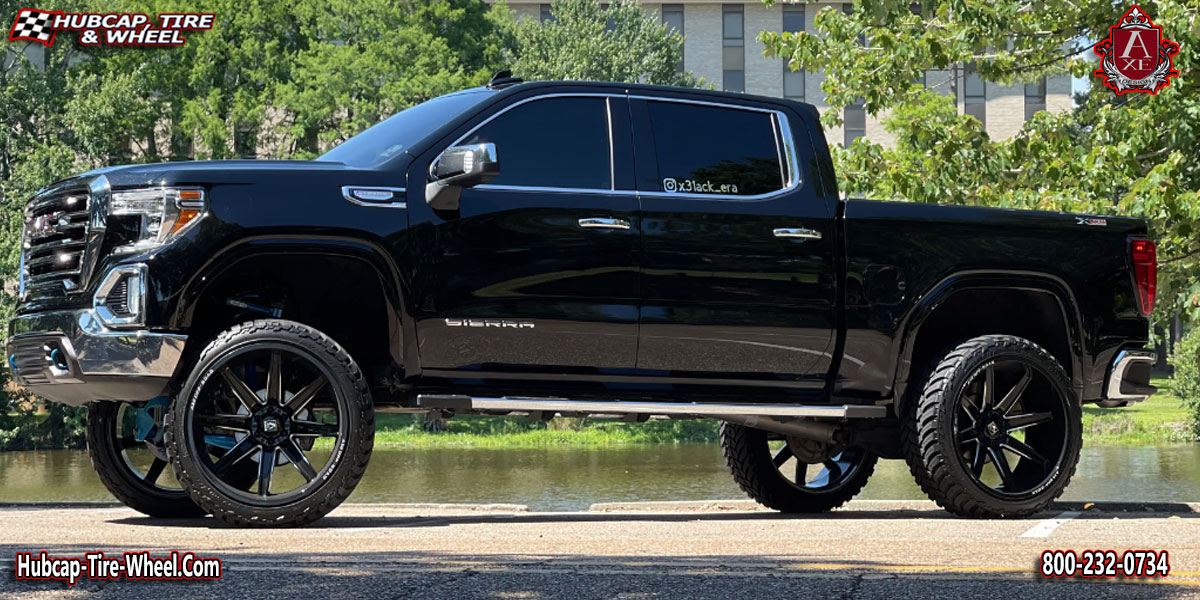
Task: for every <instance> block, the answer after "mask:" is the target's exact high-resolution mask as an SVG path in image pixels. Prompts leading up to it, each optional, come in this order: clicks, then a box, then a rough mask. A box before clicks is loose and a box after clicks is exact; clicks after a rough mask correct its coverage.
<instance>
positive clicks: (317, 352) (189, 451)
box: [167, 319, 374, 526]
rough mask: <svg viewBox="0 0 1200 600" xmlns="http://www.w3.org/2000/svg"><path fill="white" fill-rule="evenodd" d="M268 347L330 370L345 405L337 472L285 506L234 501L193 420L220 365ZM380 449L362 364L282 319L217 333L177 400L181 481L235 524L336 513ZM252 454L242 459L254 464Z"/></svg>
mask: <svg viewBox="0 0 1200 600" xmlns="http://www.w3.org/2000/svg"><path fill="white" fill-rule="evenodd" d="M263 342H268V343H273V344H280V345H283V346H288V347H291V348H295V349H296V350H298V351H300V352H301V353H303V354H304V355H307V356H308V357H309V358H312V359H314V360H317V361H318V362H319V363H320V364H321V367H322V368H323V369H325V370H326V371H327V372H328V375H329V380H330V381H329V385H330V386H331V387H333V388H335V393H336V395H337V397H339V398H341V399H343V400H344V402H345V406H339V407H338V408H339V414H338V426H339V436H338V438H337V440H336V441H335V443H334V447H333V449H332V451H331V453H330V458H329V461H330V462H329V463H327V464H332V465H333V468H331V469H323V470H322V472H321V474H320V476H321V477H323V481H321V483H320V484H319V485H317V486H315V487H313V488H311V489H309V490H308V491H307V494H306V495H304V496H303V497H301V498H298V499H295V500H294V501H292V502H289V503H287V504H280V505H273V506H258V505H253V504H249V503H247V502H244V501H242V500H240V499H238V498H237V497H234V496H230V495H228V494H227V493H225V491H223V490H222V489H221V487H220V486H217V485H214V483H213V482H212V480H210V479H209V477H210V475H209V473H208V469H207V467H206V466H204V465H202V464H201V463H200V461H201V460H203V459H202V458H201V457H199V456H197V455H196V454H195V453H194V450H193V445H194V442H193V441H192V440H190V436H191V427H190V422H191V415H192V414H194V411H195V408H196V404H197V402H198V400H199V392H200V391H201V390H203V389H204V386H205V384H206V383H207V382H208V380H209V378H210V377H212V376H213V375H214V374H215V373H216V372H217V371H216V370H215V369H214V367H215V366H217V365H218V364H220V363H221V362H223V360H224V359H225V358H227V357H228V356H229V355H231V354H235V353H237V352H239V351H240V350H242V349H244V348H245V347H247V346H250V345H253V344H259V343H263ZM373 444H374V412H373V404H372V401H371V396H370V392H369V390H368V389H367V387H366V383H365V380H364V378H363V376H362V373H361V371H360V370H359V369H358V366H357V365H356V364H355V363H354V361H353V360H352V359H351V358H350V356H349V354H347V353H346V351H345V350H344V349H342V347H341V346H339V345H338V344H337V343H336V342H334V341H333V340H332V339H330V338H328V337H327V336H325V335H324V334H322V333H320V332H318V331H317V330H315V329H313V328H311V327H308V326H305V325H302V324H300V323H295V322H290V321H283V320H275V319H271V320H262V321H252V322H249V323H244V324H242V325H238V326H236V327H233V328H232V329H230V330H227V331H226V332H224V333H222V334H220V335H218V336H217V337H216V338H215V339H214V340H213V341H212V342H211V343H210V344H209V345H208V346H207V347H205V349H204V350H203V351H202V352H201V353H200V360H199V362H198V364H197V365H196V367H195V369H193V370H192V373H191V375H189V377H188V379H187V381H186V383H185V384H184V386H183V389H182V390H181V392H180V394H179V396H178V397H177V398H176V400H175V402H173V403H172V405H171V410H170V411H169V416H168V426H167V446H168V449H169V451H170V456H171V462H172V467H173V468H174V469H175V472H176V477H177V478H178V479H179V481H180V482H181V483H182V484H183V486H184V489H185V490H187V492H188V494H189V496H190V497H191V498H192V499H193V500H194V501H195V502H196V503H197V504H199V505H200V506H201V507H204V508H206V509H208V510H209V511H211V512H212V513H213V515H214V516H217V517H219V518H222V519H223V520H226V521H228V522H231V523H234V524H237V525H252V526H288V525H301V524H305V523H308V522H311V521H314V520H316V519H318V518H320V517H322V516H324V515H325V514H327V513H328V512H329V511H331V510H333V509H334V508H336V507H337V506H338V505H339V504H341V502H342V501H343V500H345V498H346V497H347V496H349V494H350V492H351V491H353V489H354V487H355V486H356V485H357V484H358V481H359V480H360V479H361V478H362V474H363V471H365V468H366V463H367V461H368V459H369V457H370V454H371V450H372V446H373ZM252 458H253V455H252V456H251V457H248V458H247V459H244V460H252Z"/></svg>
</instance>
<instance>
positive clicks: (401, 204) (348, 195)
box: [342, 185, 408, 208]
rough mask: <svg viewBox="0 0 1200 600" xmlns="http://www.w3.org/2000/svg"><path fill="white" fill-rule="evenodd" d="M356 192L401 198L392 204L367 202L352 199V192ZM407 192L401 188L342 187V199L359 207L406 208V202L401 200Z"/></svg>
mask: <svg viewBox="0 0 1200 600" xmlns="http://www.w3.org/2000/svg"><path fill="white" fill-rule="evenodd" d="M356 190H366V191H385V192H391V193H392V197H393V198H395V197H396V196H399V197H400V198H402V200H398V201H393V202H367V201H366V200H359V199H358V198H355V197H354V191H356ZM407 191H408V190H407V189H406V188H402V187H386V186H380V185H343V186H342V197H343V198H345V199H346V200H349V201H350V202H351V203H353V204H357V205H359V206H374V207H376V208H408V202H407V200H406V199H403V198H406V197H405V193H407Z"/></svg>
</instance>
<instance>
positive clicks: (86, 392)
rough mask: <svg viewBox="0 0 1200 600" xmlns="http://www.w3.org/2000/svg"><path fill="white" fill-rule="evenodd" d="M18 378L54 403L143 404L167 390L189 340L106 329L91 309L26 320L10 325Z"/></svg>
mask: <svg viewBox="0 0 1200 600" xmlns="http://www.w3.org/2000/svg"><path fill="white" fill-rule="evenodd" d="M8 332H9V338H8V344H7V347H6V350H7V351H6V352H5V355H6V357H7V362H8V366H9V368H10V369H12V372H13V376H14V379H15V380H16V382H17V383H18V384H20V385H21V386H22V387H24V388H25V389H27V390H29V391H30V392H32V393H34V394H37V395H39V396H42V397H44V398H46V399H48V400H52V401H54V402H62V403H64V404H73V405H80V404H84V403H86V402H91V401H93V400H125V401H142V400H149V399H151V398H154V397H156V396H160V395H162V394H163V392H164V391H165V390H166V388H167V384H168V383H169V382H170V379H171V376H172V375H173V374H174V373H175V367H176V366H177V365H178V364H179V359H180V357H181V356H182V354H183V346H184V343H185V342H186V341H187V336H184V335H177V334H171V333H156V332H151V331H145V330H140V329H133V330H121V331H117V330H112V329H109V328H106V327H105V326H104V325H103V324H102V323H101V322H100V319H99V318H98V317H97V316H96V312H95V311H94V310H92V309H86V310H67V311H54V312H44V313H37V314H31V315H22V316H19V317H16V318H14V319H13V320H12V321H11V322H10V323H9V331H8Z"/></svg>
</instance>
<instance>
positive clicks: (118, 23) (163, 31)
mask: <svg viewBox="0 0 1200 600" xmlns="http://www.w3.org/2000/svg"><path fill="white" fill-rule="evenodd" d="M212 25H213V15H212V13H199V14H195V13H162V14H160V15H158V19H156V20H154V21H151V20H150V17H149V16H147V15H143V14H140V13H68V12H62V11H51V10H38V9H36V8H22V9H21V10H20V11H19V12H17V18H16V19H15V20H14V21H13V26H12V29H11V30H10V31H9V32H8V41H10V42H15V41H17V40H29V41H31V42H38V43H41V44H44V45H46V46H50V45H52V44H54V38H55V36H56V35H57V34H58V32H60V31H77V32H79V44H80V45H82V46H182V45H183V44H185V43H186V42H187V40H185V39H184V37H183V32H185V31H197V30H205V29H212Z"/></svg>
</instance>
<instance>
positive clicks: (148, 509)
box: [86, 402, 205, 518]
mask: <svg viewBox="0 0 1200 600" xmlns="http://www.w3.org/2000/svg"><path fill="white" fill-rule="evenodd" d="M120 410H121V403H120V402H93V403H91V404H90V405H88V414H87V428H86V429H87V449H88V457H89V458H91V461H92V467H93V468H94V469H95V470H96V474H97V475H98V476H99V478H100V483H102V484H104V487H105V488H107V489H108V491H109V492H110V493H112V495H113V496H115V497H116V498H117V500H120V501H121V503H122V504H124V505H125V506H128V507H129V508H132V509H134V510H136V511H138V512H141V513H144V514H146V515H149V516H152V517H158V518H188V517H200V516H204V514H205V511H204V509H202V508H200V507H199V506H197V505H196V503H195V502H193V501H192V499H191V498H190V497H189V496H188V494H187V492H185V491H184V490H165V489H162V488H160V487H158V486H155V485H152V484H149V483H146V481H145V480H144V479H142V478H139V477H137V476H135V475H134V473H133V472H132V471H131V470H130V467H129V465H128V464H127V463H126V462H125V457H124V456H122V453H121V449H119V448H117V445H116V444H117V440H116V433H117V426H118V423H117V417H118V415H119V414H120Z"/></svg>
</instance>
